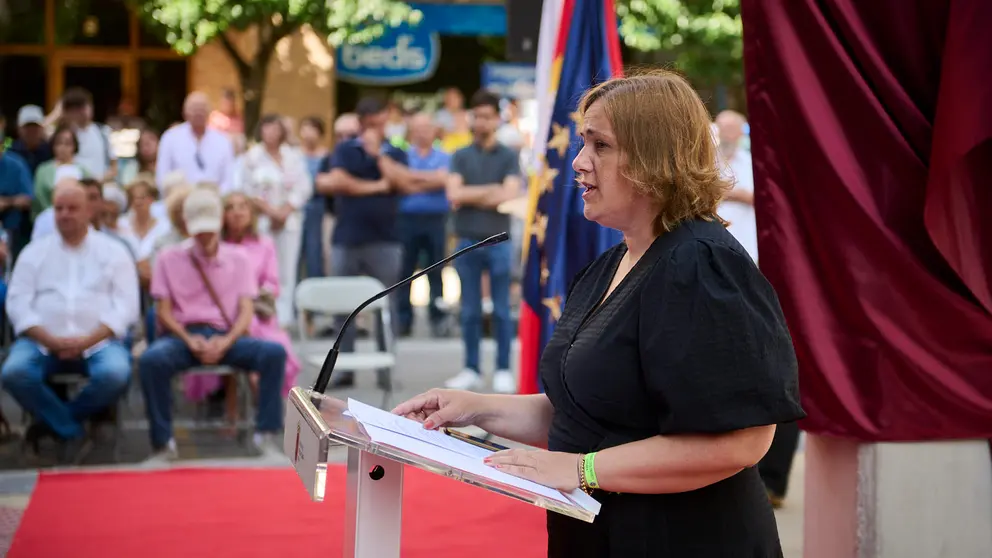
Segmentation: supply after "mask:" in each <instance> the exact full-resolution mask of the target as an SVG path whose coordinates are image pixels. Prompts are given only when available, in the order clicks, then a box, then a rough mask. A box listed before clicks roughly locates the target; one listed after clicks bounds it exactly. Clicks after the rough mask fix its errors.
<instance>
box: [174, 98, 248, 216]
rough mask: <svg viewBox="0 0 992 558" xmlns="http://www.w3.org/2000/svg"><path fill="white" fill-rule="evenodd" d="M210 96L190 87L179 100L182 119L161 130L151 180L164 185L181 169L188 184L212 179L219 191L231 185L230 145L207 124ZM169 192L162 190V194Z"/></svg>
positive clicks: (231, 151)
mask: <svg viewBox="0 0 992 558" xmlns="http://www.w3.org/2000/svg"><path fill="white" fill-rule="evenodd" d="M209 116H210V100H209V99H208V98H207V96H206V94H204V93H200V92H197V91H194V92H193V93H190V94H189V96H188V97H186V102H185V103H184V104H183V118H185V119H186V122H184V123H183V124H180V125H178V126H176V127H174V128H171V129H169V130H168V131H166V132H165V133H164V134H162V139H161V141H159V144H158V160H157V161H156V164H155V182H156V183H157V184H159V185H162V186H163V187H164V185H165V183H166V177H167V176H169V174H170V173H172V172H175V171H182V173H183V176H185V177H186V181H187V182H189V183H190V184H197V183H200V182H212V183H214V184H217V185H218V186H219V187H220V191H221V193H225V192H227V191H229V190H230V189H231V187H232V174H233V171H234V146H233V145H231V140H230V139H228V137H227V136H226V135H225V134H223V133H221V132H218V131H217V130H214V129H211V128H208V127H207V119H208V118H209ZM168 195H169V192H168V191H166V190H164V189H163V191H162V196H163V197H166V196H168Z"/></svg>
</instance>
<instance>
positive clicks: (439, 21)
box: [410, 0, 537, 37]
mask: <svg viewBox="0 0 992 558" xmlns="http://www.w3.org/2000/svg"><path fill="white" fill-rule="evenodd" d="M534 1H537V0H534ZM410 7H411V8H415V9H417V10H420V11H421V12H422V13H423V14H424V18H423V19H422V20H421V21H420V27H424V28H426V29H429V30H430V31H434V32H435V33H437V34H439V35H461V36H466V37H478V36H482V37H502V36H504V35H506V7H505V6H503V5H502V4H428V3H426V2H410Z"/></svg>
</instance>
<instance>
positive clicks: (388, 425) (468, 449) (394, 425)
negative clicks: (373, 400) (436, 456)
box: [348, 399, 492, 459]
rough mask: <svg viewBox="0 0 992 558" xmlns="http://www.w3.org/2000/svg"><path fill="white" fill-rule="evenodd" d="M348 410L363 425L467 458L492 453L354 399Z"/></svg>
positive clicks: (481, 457) (482, 456)
mask: <svg viewBox="0 0 992 558" xmlns="http://www.w3.org/2000/svg"><path fill="white" fill-rule="evenodd" d="M348 410H349V411H350V412H351V414H352V416H354V417H355V419H356V420H358V422H360V423H362V424H363V425H370V424H371V425H372V426H378V427H379V428H383V429H385V430H389V431H391V432H396V433H398V434H403V435H404V436H409V437H411V438H415V439H417V440H421V441H423V442H427V443H428V444H432V445H435V446H437V447H440V448H444V449H446V450H449V451H453V452H455V453H460V454H462V455H466V456H468V457H477V458H479V459H483V458H485V457H486V456H487V455H489V454H491V453H492V452H491V451H489V450H487V449H485V448H480V447H479V446H473V445H472V444H469V443H468V442H464V441H462V440H459V439H457V438H452V437H451V436H448V435H447V434H445V433H444V432H441V431H439V430H426V429H424V425H422V424H420V423H419V422H417V421H415V420H410V419H408V418H406V417H401V416H398V415H394V414H393V413H390V412H388V411H383V410H382V409H379V408H377V407H373V406H371V405H366V404H365V403H362V402H361V401H357V400H355V399H348Z"/></svg>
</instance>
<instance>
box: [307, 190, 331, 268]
mask: <svg viewBox="0 0 992 558" xmlns="http://www.w3.org/2000/svg"><path fill="white" fill-rule="evenodd" d="M326 211H327V204H326V202H325V200H324V196H318V195H316V194H315V195H314V196H313V197H312V198H310V201H308V202H307V204H306V205H305V206H304V207H303V245H302V246H303V249H302V250H301V252H302V254H301V256H302V258H303V269H304V270H306V273H307V277H323V276H324V213H325V212H326Z"/></svg>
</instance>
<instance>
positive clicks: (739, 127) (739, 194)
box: [716, 110, 758, 261]
mask: <svg viewBox="0 0 992 558" xmlns="http://www.w3.org/2000/svg"><path fill="white" fill-rule="evenodd" d="M745 122H746V120H745V119H744V115H742V114H740V113H739V112H734V111H732V110H725V111H723V112H721V113H720V114H718V115H717V117H716V128H717V135H718V137H717V142H718V150H719V159H720V169H721V171H722V172H723V175H724V177H725V178H727V179H728V180H731V181H733V183H734V188H733V189H732V190H731V191H730V192H728V193H727V196H726V198H724V200H723V202H722V203H720V206H719V207H718V208H717V214H719V215H720V217H723V218H724V219H726V220H727V221H730V227H729V228H728V229H727V230H729V231H730V233H731V234H733V235H734V238H736V239H737V241H738V242H740V243H741V245H742V246H744V249H745V250H747V253H748V254H750V255H751V259H753V260H754V261H758V226H757V223H756V222H755V217H754V173H753V171H752V169H751V154H750V153H748V152H747V151H745V150H744V149H742V148H741V146H740V143H741V138H742V137H743V136H744V124H745Z"/></svg>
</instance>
